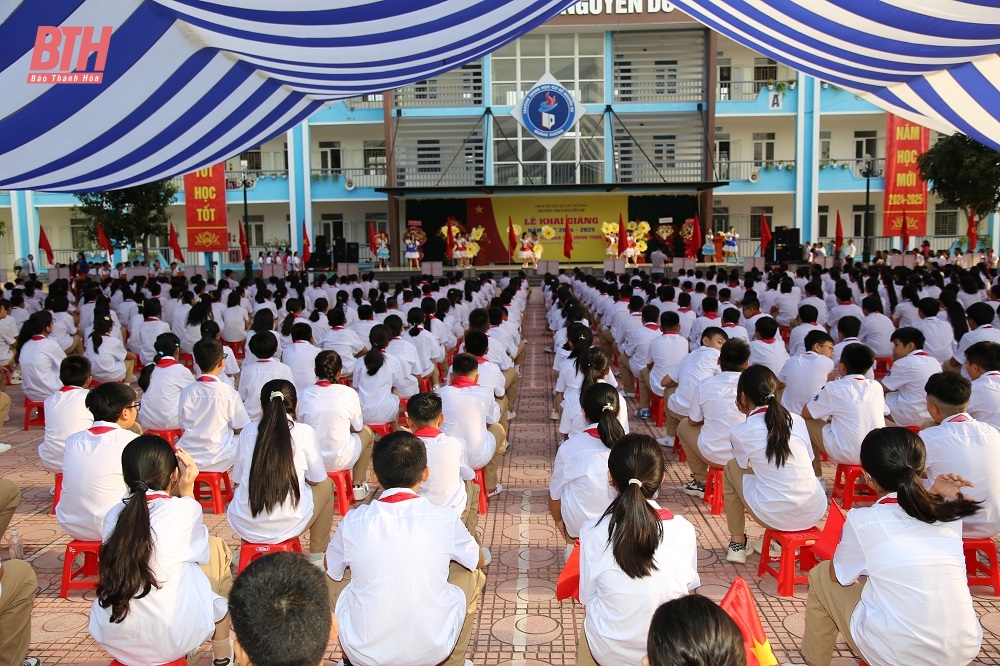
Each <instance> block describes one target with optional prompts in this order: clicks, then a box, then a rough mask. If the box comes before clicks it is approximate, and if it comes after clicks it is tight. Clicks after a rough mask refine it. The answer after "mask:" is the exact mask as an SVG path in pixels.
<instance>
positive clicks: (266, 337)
mask: <svg viewBox="0 0 1000 666" xmlns="http://www.w3.org/2000/svg"><path fill="white" fill-rule="evenodd" d="M247 346H248V347H249V348H250V353H251V354H253V355H254V356H255V357H256V358H257V362H256V363H245V364H244V365H243V371H242V372H241V373H240V388H239V391H238V392H239V395H240V399H241V400H242V401H243V407H244V408H245V409H246V410H247V416H248V417H249V418H250V420H251V421H259V420H260V419H261V417H263V416H264V409H263V407H261V404H260V390H261V388H263V386H264V384H266V383H268V382H269V381H271V380H272V379H286V380H288V381H290V382H292V383H293V384H294V383H295V379H294V378H293V376H292V370H291V368H289V367H288V366H287V365H285V364H284V363H282V362H281V361H279V360H277V359H276V358H274V355H275V354H276V353H278V337H277V336H276V335H275V334H274V333H273V332H271V331H262V332H260V333H257V334H256V335H254V336H253V337H252V338H250V342H249V344H248V345H247Z"/></svg>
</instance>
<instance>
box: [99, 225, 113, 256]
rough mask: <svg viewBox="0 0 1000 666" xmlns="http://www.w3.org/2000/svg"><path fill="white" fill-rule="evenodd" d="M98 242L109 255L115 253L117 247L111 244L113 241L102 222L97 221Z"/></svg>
mask: <svg viewBox="0 0 1000 666" xmlns="http://www.w3.org/2000/svg"><path fill="white" fill-rule="evenodd" d="M97 244H98V245H99V246H100V247H101V249H103V250H104V251H105V252H107V253H108V254H109V255H112V254H114V252H115V249H114V247H112V246H111V241H109V240H108V237H107V235H105V233H104V227H102V226H101V223H100V222H98V223H97Z"/></svg>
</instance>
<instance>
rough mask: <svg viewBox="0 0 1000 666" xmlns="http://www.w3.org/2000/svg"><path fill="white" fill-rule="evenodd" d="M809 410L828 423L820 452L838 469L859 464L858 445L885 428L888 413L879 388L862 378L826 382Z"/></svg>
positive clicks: (872, 381)
mask: <svg viewBox="0 0 1000 666" xmlns="http://www.w3.org/2000/svg"><path fill="white" fill-rule="evenodd" d="M808 407H809V414H810V415H812V417H813V418H814V419H819V420H820V421H826V420H827V419H830V422H829V423H826V424H825V425H824V426H823V448H824V449H825V450H826V454H827V455H828V456H829V457H830V460H832V461H833V462H835V463H837V464H839V465H858V464H860V463H859V461H860V459H861V442H862V441H863V440H864V438H865V435H867V434H868V433H869V432H871V431H872V430H874V429H875V428H884V427H885V416H886V413H887V412H888V410H887V409H886V404H885V392H884V391H883V390H882V386H881V385H880V384H879V383H878V382H876V381H875V380H874V379H865V377H864V375H847V376H846V377H842V378H840V379H836V380H834V381H832V382H827V384H826V385H825V386H824V387H823V389H822V390H821V391H820V392H819V393H817V394H816V395H815V396H813V399H812V400H811V401H810V402H809V403H808Z"/></svg>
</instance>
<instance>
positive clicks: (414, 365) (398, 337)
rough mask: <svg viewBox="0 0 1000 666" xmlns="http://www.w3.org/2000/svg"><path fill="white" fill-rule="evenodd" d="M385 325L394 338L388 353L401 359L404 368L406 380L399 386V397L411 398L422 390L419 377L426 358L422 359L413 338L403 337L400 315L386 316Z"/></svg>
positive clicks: (386, 349)
mask: <svg viewBox="0 0 1000 666" xmlns="http://www.w3.org/2000/svg"><path fill="white" fill-rule="evenodd" d="M385 325H386V326H388V327H389V333H390V334H391V335H392V340H390V341H389V346H387V347H386V348H385V351H386V353H387V354H388V355H389V356H392V357H393V358H395V359H396V360H398V361H399V364H400V365H401V366H402V368H403V376H404V377H405V380H404V381H403V383H402V385H400V387H399V397H400V398H409V397H410V396H413V395H416V394H417V393H419V392H420V382H419V379H420V377H421V375H422V372H421V370H422V369H423V366H424V364H426V363H427V361H426V360H421V358H420V351H419V350H417V346H416V345H415V344H414V343H413V338H411V337H410V336H409V335H407V336H406V337H403V320H402V319H400V318H399V316H398V315H389V316H388V317H386V318H385Z"/></svg>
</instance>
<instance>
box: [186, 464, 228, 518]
mask: <svg viewBox="0 0 1000 666" xmlns="http://www.w3.org/2000/svg"><path fill="white" fill-rule="evenodd" d="M203 483H204V484H205V485H207V486H208V488H209V489H208V490H207V491H206V490H204V489H203V488H202V487H201V484H203ZM206 496H207V498H206ZM194 498H195V499H196V500H198V502H199V503H200V504H201V505H202V507H204V508H206V509H212V513H216V514H222V513H225V512H226V502H229V501H230V500H232V499H233V481H232V479H230V478H229V472H200V473H199V474H198V478H197V479H195V481H194Z"/></svg>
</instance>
